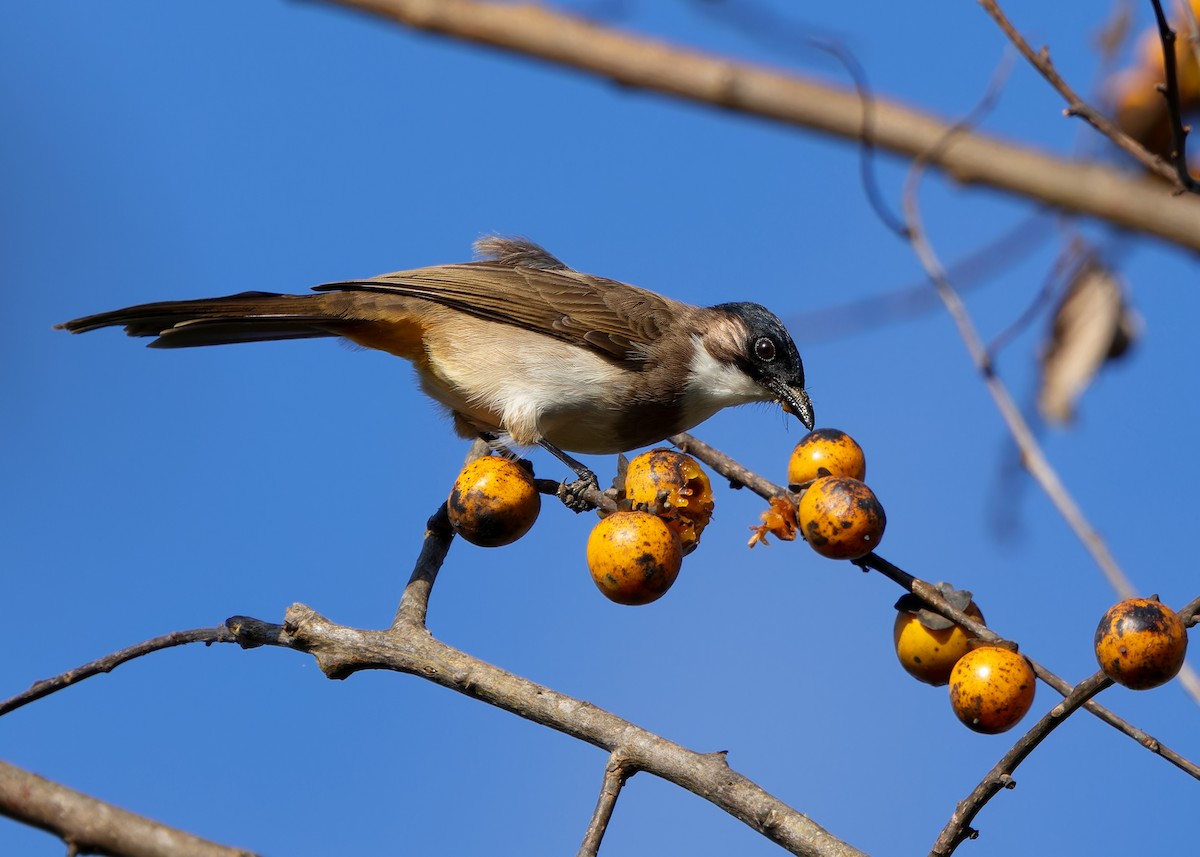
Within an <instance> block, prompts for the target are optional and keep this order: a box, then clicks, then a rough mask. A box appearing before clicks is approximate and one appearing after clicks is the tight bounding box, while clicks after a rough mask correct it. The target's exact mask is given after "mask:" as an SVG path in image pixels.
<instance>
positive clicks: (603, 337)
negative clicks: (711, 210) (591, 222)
mask: <svg viewBox="0 0 1200 857" xmlns="http://www.w3.org/2000/svg"><path fill="white" fill-rule="evenodd" d="M317 290H318V291H373V292H384V293H389V294H399V295H405V296H408V297H415V298H420V299H422V300H427V301H432V302H434V303H438V304H442V305H443V306H448V307H451V308H453V309H456V310H460V311H462V312H466V313H470V314H472V315H475V316H478V317H480V318H486V319H489V320H491V321H497V322H501V323H504V324H512V325H516V326H518V327H522V328H524V329H526V330H531V331H535V332H537V333H542V334H545V335H546V336H553V337H555V338H557V339H561V340H563V341H565V342H570V343H572V344H575V345H580V346H583V347H586V348H591V349H593V350H595V351H599V352H601V353H603V354H605V355H607V356H609V357H612V358H614V359H617V360H631V359H632V360H637V359H641V357H642V355H643V352H644V349H645V347H646V346H647V345H649V344H650V343H652V342H654V341H655V340H657V339H658V338H659V336H661V335H662V332H663V328H664V326H665V325H666V324H668V323H670V322H671V321H673V320H676V319H678V317H679V315H680V314H681V313H686V312H688V311H689V310H690V309H691V307H689V306H688V305H686V304H682V303H679V302H678V301H673V300H671V299H670V298H665V297H663V296H662V295H657V294H655V293H654V292H648V291H646V290H645V289H639V288H637V287H636V286H630V285H627V284H625V283H620V282H617V281H616V280H608V279H604V278H602V277H593V276H591V275H589V274H581V273H579V272H578V271H572V270H570V269H547V268H529V267H523V266H513V265H506V264H503V263H500V262H496V261H484V262H468V263H465V264H461V265H439V266H434V267H430V268H417V269H415V270H412V271H397V272H395V273H392V274H383V275H381V276H378V277H372V278H370V279H366V280H350V281H346V282H340V283H328V284H326V285H323V286H317Z"/></svg>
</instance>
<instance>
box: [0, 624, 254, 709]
mask: <svg viewBox="0 0 1200 857" xmlns="http://www.w3.org/2000/svg"><path fill="white" fill-rule="evenodd" d="M232 642H234V639H233V635H231V634H230V633H229V631H228V629H226V628H225V627H224V626H223V625H222V626H219V627H216V628H197V629H195V630H192V631H174V632H172V633H170V634H164V635H163V636H161V637H155V638H154V639H152V640H146V641H145V642H144V643H137V644H136V645H133V646H130V647H128V648H126V649H121V650H120V651H118V652H113V653H112V654H110V655H105V656H104V657H102V658H98V659H97V660H94V661H92V662H90V663H86V664H84V665H83V666H79V667H76V668H75V669H73V670H67V671H66V672H65V673H62V674H61V675H56V676H54V677H53V678H48V679H43V680H42V681H39V682H35V683H34V685H33V686H32V687H31V688H29V690H27V691H25V692H24V693H18V694H17V695H16V696H13V697H11V698H9V699H6V700H4V701H3V702H0V716H3V715H5V714H8V712H10V711H15V710H16V709H18V708H20V707H21V706H22V705H27V704H29V703H30V702H33V701H34V700H36V699H41V698H42V697H43V696H49V695H50V694H52V693H54V692H56V691H59V690H62V689H63V688H64V687H70V686H71V685H73V684H76V683H78V682H81V681H83V680H84V679H85V678H91V677H92V676H94V675H100V674H101V673H107V672H112V671H113V670H114V669H116V668H117V667H119V666H120V665H121V664H123V663H126V662H128V661H131V660H133V659H134V658H140V657H142V656H143V655H148V654H150V653H151V652H157V651H161V650H162V649H170V648H173V647H174V646H183V645H187V644H188V643H204V645H206V646H208V645H211V644H213V643H232Z"/></svg>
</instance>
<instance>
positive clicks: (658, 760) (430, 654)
mask: <svg viewBox="0 0 1200 857" xmlns="http://www.w3.org/2000/svg"><path fill="white" fill-rule="evenodd" d="M227 625H228V627H229V630H230V631H231V632H232V633H233V634H234V635H235V636H236V637H237V638H238V641H239V642H240V643H241V644H242V645H244V646H260V645H266V646H281V647H283V648H289V649H294V650H296V651H301V652H308V653H310V654H312V655H313V656H314V657H315V658H316V661H317V664H318V665H319V666H320V668H321V670H322V671H323V672H324V673H325V674H326V675H327V676H328V677H329V678H333V679H343V678H347V677H349V676H350V675H352V674H353V673H355V672H357V671H358V670H363V669H387V670H395V671H397V672H402V673H408V674H411V675H416V676H420V677H421V678H425V679H428V680H429V681H432V682H434V683H436V684H439V685H441V686H442V687H445V688H449V689H450V690H453V691H456V692H458V693H461V694H464V695H466V696H469V697H471V698H472V699H478V700H481V701H482V702H485V703H487V704H489V705H493V706H495V707H497V708H501V709H503V710H505V711H508V712H511V713H513V714H516V715H518V716H520V717H523V718H525V719H526V720H530V721H532V722H534V723H538V724H541V725H543V726H548V727H550V728H551V729H554V730H557V731H559V732H562V733H563V734H565V735H569V736H571V737H572V738H577V739H579V740H581V741H585V742H587V743H588V744H592V745H594V746H596V747H600V748H602V749H604V750H607V751H608V752H609V753H610V754H615V755H617V756H619V757H620V758H621V759H623V760H625V764H626V765H628V766H630V767H631V768H636V769H638V770H644V771H648V772H650V773H653V774H655V775H656V776H659V777H662V778H663V779H665V780H667V781H668V782H671V783H674V784H675V785H677V786H680V787H682V788H685V789H687V790H688V791H690V792H692V793H693V794H696V795H699V796H700V797H702V798H705V799H706V800H708V801H711V802H712V803H713V804H715V805H716V806H718V807H719V808H721V809H723V810H724V811H725V812H727V813H729V814H730V815H732V816H733V817H734V818H737V819H739V820H740V821H742V822H744V823H745V824H747V825H749V826H750V827H751V828H753V829H754V830H756V831H757V832H758V833H760V834H762V835H763V836H765V837H767V838H768V839H770V840H771V841H773V842H775V843H777V844H779V845H781V846H782V847H784V848H786V849H788V850H789V851H791V852H792V853H793V854H803V855H812V857H852V855H860V854H861V852H860V851H858V850H856V849H855V848H853V847H852V846H850V845H849V844H847V843H845V842H843V841H841V840H840V839H837V838H835V837H834V836H832V835H831V834H829V833H828V832H827V831H825V830H824V829H823V828H821V827H820V826H819V825H817V824H816V823H815V822H813V821H811V820H810V819H809V818H808V817H807V816H805V815H804V814H803V813H800V812H797V811H796V810H794V809H792V808H791V807H789V806H788V805H787V804H785V803H784V802H783V801H781V800H779V799H778V798H776V797H774V796H773V795H771V794H768V793H767V792H766V791H764V790H763V789H762V788H761V787H759V786H758V785H755V784H754V783H753V782H751V781H750V780H749V779H747V778H746V777H744V776H742V775H741V774H738V773H736V772H735V771H733V770H732V769H731V768H730V767H729V765H728V764H727V763H726V761H725V754H724V753H696V752H694V751H692V750H688V749H686V748H685V747H682V746H680V745H679V744H676V743H674V742H672V741H668V740H667V739H665V738H661V737H659V736H658V735H655V734H654V733H652V732H649V731H647V730H645V729H642V728H641V727H639V726H635V725H634V724H632V723H630V722H629V721H627V720H623V719H622V718H620V717H617V716H616V715H615V714H610V713H609V712H607V711H604V710H603V709H601V708H597V707H596V706H594V705H592V704H591V703H588V702H584V701H582V700H579V699H574V698H572V697H570V696H567V695H565V694H562V693H559V692H557V691H555V690H552V689H550V688H548V687H545V686H544V685H539V684H536V683H535V682H532V681H529V680H528V679H525V678H521V677H520V676H517V675H513V674H512V673H510V672H506V671H505V670H502V669H500V668H499V667H495V666H492V665H491V664H488V663H485V662H484V661H481V660H479V659H478V658H474V657H472V656H470V655H468V654H466V653H465V652H462V651H460V650H458V649H455V648H453V647H451V646H448V645H446V644H445V643H443V642H441V641H439V640H437V639H434V637H432V636H431V635H430V634H429V632H428V631H427V630H425V628H423V627H420V626H417V625H411V624H406V623H401V624H399V625H397V626H396V627H393V628H391V629H390V630H387V631H364V630H358V629H355V628H348V627H345V626H343V625H336V624H334V623H332V622H330V621H329V620H328V619H326V618H325V617H323V616H321V615H319V614H318V613H316V612H315V611H313V610H312V609H310V608H308V607H305V606H304V605H301V604H294V605H292V606H291V607H290V608H288V611H287V614H286V617H285V620H284V624H283V625H272V624H270V623H266V622H261V621H259V620H256V619H249V618H246V617H240V616H238V617H234V618H232V619H230V620H229V622H228V623H227Z"/></svg>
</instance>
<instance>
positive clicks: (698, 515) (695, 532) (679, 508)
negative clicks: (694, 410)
mask: <svg viewBox="0 0 1200 857" xmlns="http://www.w3.org/2000/svg"><path fill="white" fill-rule="evenodd" d="M625 496H626V498H628V499H629V500H630V501H631V502H632V503H633V504H634V507H635V508H639V509H646V510H647V511H653V512H654V513H655V514H657V515H658V516H659V517H661V518H662V519H663V520H664V521H666V522H667V524H668V525H669V526H670V527H671V529H673V530H674V531H675V532H676V533H678V534H679V541H680V542H681V543H682V545H683V551H684V553H691V551H692V550H693V549H695V547H696V545H697V544H698V543H699V542H700V534H701V533H703V532H704V528H705V527H707V526H708V522H709V520H710V519H711V518H712V513H713V506H714V503H713V494H712V484H711V483H710V482H709V481H708V476H707V475H705V473H704V471H703V470H701V469H700V465H699V464H697V463H696V460H695V459H693V458H692V457H691V456H690V455H685V454H683V453H682V452H677V451H675V450H673V449H654V450H651V451H650V452H643V453H642V454H641V455H639V456H637V457H636V458H634V459H633V460H632V461H630V462H629V466H628V467H627V468H626V470H625ZM660 498H661V499H660Z"/></svg>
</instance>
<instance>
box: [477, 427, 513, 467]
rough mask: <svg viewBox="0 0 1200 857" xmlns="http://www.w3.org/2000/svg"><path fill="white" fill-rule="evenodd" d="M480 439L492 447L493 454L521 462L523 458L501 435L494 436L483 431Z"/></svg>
mask: <svg viewBox="0 0 1200 857" xmlns="http://www.w3.org/2000/svg"><path fill="white" fill-rule="evenodd" d="M479 439H480V440H482V441H483V442H484V443H486V444H487V445H488V446H489V447H491V450H492V452H494V453H496V454H497V455H499V456H501V457H502V458H507V459H508V460H509V461H520V460H521V456H520V455H518V454H517V451H516V450H515V449H513V448H512V447H511V446H509V445H508V444H507V443H505V442H504V441H502V440H501V439H500V436H499V435H495V434H492V433H491V432H490V431H481V432H480V433H479Z"/></svg>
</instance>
